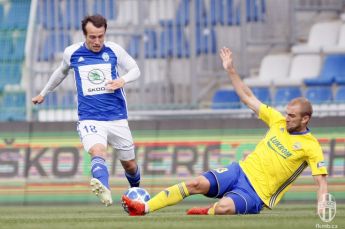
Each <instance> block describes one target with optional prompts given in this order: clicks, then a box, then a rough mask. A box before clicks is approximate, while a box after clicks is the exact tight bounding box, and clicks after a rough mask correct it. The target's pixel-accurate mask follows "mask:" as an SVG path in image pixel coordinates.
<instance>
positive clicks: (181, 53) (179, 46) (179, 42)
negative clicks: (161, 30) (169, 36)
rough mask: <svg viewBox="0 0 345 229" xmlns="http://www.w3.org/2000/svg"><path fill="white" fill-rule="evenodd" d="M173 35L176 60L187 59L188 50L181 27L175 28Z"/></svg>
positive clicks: (187, 43) (186, 40)
mask: <svg viewBox="0 0 345 229" xmlns="http://www.w3.org/2000/svg"><path fill="white" fill-rule="evenodd" d="M175 33H176V34H175V38H176V42H175V45H176V56H177V58H188V57H189V56H190V48H189V42H188V39H187V37H186V36H185V34H184V30H183V27H180V26H178V27H176V29H175Z"/></svg>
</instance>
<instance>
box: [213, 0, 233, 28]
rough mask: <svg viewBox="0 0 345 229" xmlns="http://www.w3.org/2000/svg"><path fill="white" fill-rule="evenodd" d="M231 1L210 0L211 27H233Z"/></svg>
mask: <svg viewBox="0 0 345 229" xmlns="http://www.w3.org/2000/svg"><path fill="white" fill-rule="evenodd" d="M233 6H234V2H233V0H211V2H210V20H211V24H212V25H217V24H221V25H233V24H234V23H233V22H234V19H233V18H234V17H233V16H234V15H235V12H234V7H233Z"/></svg>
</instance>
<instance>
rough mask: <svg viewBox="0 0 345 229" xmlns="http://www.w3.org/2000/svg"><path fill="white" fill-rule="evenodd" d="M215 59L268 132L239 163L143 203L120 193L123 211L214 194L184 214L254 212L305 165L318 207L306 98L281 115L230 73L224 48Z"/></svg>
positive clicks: (317, 153)
mask: <svg viewBox="0 0 345 229" xmlns="http://www.w3.org/2000/svg"><path fill="white" fill-rule="evenodd" d="M220 57H221V59H222V61H223V67H224V69H225V71H226V72H227V74H228V76H229V77H230V80H231V82H232V85H233V87H234V89H235V90H236V93H237V94H238V96H239V97H240V99H241V101H242V102H243V103H244V104H245V105H247V106H248V107H249V108H250V109H252V110H253V111H254V112H255V113H256V114H257V116H258V117H259V119H261V120H262V121H263V122H265V123H266V124H267V126H268V127H269V130H268V131H267V133H266V135H265V136H264V138H263V139H262V140H261V141H260V142H259V143H258V145H257V146H256V148H255V150H254V151H253V152H252V153H251V154H249V155H248V156H247V157H246V158H245V159H244V160H243V161H240V162H239V163H237V162H233V163H231V164H230V165H228V166H226V167H224V168H218V169H213V170H210V171H208V172H205V173H204V174H203V175H201V176H198V177H196V178H194V179H192V180H189V181H187V182H181V183H179V184H176V185H173V186H171V187H169V188H167V189H165V190H163V191H161V192H159V193H158V194H157V195H156V196H154V197H153V198H152V199H150V200H149V201H148V202H147V203H142V202H138V201H134V200H131V199H129V198H128V197H127V196H125V195H124V196H122V201H123V203H124V205H125V206H126V208H127V209H128V212H129V214H130V215H131V216H136V215H145V214H149V213H151V212H154V211H157V210H159V209H162V208H164V207H167V206H171V205H175V204H177V203H179V202H180V201H182V200H183V199H184V198H186V197H188V196H190V195H195V194H204V195H205V196H207V197H213V198H218V199H219V201H218V202H216V203H215V204H213V205H212V206H209V207H203V208H192V209H189V210H188V211H187V214H190V215H225V214H228V215H231V214H258V213H260V211H261V210H262V208H263V207H264V206H266V207H267V208H273V207H275V206H276V205H277V204H278V203H279V201H280V200H281V199H282V197H283V195H284V194H285V193H286V192H287V191H288V189H289V188H290V187H291V184H292V183H293V182H294V181H295V180H296V178H297V177H298V176H299V175H300V174H301V173H302V172H303V170H304V169H305V168H306V167H307V166H308V165H309V167H310V168H311V172H312V175H313V178H314V180H315V183H316V184H317V186H318V190H317V197H318V201H319V205H318V207H319V209H318V210H319V211H321V210H324V204H323V203H324V202H323V201H324V199H323V198H324V196H325V194H327V180H326V175H327V169H326V166H325V162H324V157H323V153H322V149H321V146H320V144H319V142H318V141H317V139H316V138H315V137H314V136H313V135H312V134H311V132H310V130H309V129H308V127H307V125H308V123H309V120H310V118H311V116H312V106H311V104H310V102H309V101H308V100H307V99H305V98H302V97H301V98H296V99H293V100H292V101H290V102H289V104H288V105H287V108H286V116H285V117H284V116H283V115H282V114H281V113H280V112H278V111H277V110H275V109H274V108H272V107H270V106H267V105H265V104H263V103H261V102H260V101H259V100H258V99H257V98H256V97H255V95H254V94H253V92H252V91H251V90H250V88H249V87H248V86H247V85H245V84H244V83H243V81H242V80H241V78H240V77H239V75H238V74H237V73H236V69H235V68H234V66H233V59H232V53H231V51H230V50H229V49H228V48H223V49H221V51H220Z"/></svg>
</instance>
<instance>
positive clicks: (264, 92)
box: [251, 87, 272, 104]
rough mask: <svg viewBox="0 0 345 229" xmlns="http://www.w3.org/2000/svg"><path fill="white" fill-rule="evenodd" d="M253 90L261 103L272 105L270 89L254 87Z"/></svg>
mask: <svg viewBox="0 0 345 229" xmlns="http://www.w3.org/2000/svg"><path fill="white" fill-rule="evenodd" d="M251 90H252V91H253V93H254V95H255V96H256V97H257V98H258V99H259V100H260V101H261V102H263V103H265V104H271V102H272V100H271V94H270V88H269V87H253V88H251Z"/></svg>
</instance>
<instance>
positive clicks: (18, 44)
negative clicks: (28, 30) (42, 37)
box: [11, 33, 26, 61]
mask: <svg viewBox="0 0 345 229" xmlns="http://www.w3.org/2000/svg"><path fill="white" fill-rule="evenodd" d="M25 39H26V34H25V33H21V34H20V35H19V36H18V37H16V38H15V39H14V40H13V46H14V47H15V48H14V51H13V53H12V55H11V60H14V61H22V60H24V54H25V53H24V52H25Z"/></svg>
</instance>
